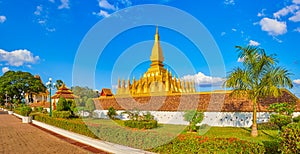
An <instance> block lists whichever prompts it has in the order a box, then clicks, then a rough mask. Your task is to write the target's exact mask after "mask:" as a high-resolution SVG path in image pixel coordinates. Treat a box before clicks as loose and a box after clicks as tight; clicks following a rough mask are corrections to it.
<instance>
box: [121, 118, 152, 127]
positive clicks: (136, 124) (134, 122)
mask: <svg viewBox="0 0 300 154" xmlns="http://www.w3.org/2000/svg"><path fill="white" fill-rule="evenodd" d="M124 125H125V126H127V127H130V128H138V129H152V128H156V127H157V126H158V125H157V121H156V120H149V121H147V120H139V121H138V120H126V121H124Z"/></svg>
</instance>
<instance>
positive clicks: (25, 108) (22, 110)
mask: <svg viewBox="0 0 300 154" xmlns="http://www.w3.org/2000/svg"><path fill="white" fill-rule="evenodd" d="M19 111H20V114H21V115H22V116H26V117H27V116H29V114H30V113H31V112H32V109H31V107H30V106H22V107H20V110H19Z"/></svg>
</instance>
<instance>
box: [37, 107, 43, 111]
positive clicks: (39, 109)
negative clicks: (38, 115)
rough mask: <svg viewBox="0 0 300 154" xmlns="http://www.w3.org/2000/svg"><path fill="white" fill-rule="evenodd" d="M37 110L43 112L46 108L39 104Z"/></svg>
mask: <svg viewBox="0 0 300 154" xmlns="http://www.w3.org/2000/svg"><path fill="white" fill-rule="evenodd" d="M36 110H37V112H43V110H44V108H43V107H41V106H39V107H37V108H36Z"/></svg>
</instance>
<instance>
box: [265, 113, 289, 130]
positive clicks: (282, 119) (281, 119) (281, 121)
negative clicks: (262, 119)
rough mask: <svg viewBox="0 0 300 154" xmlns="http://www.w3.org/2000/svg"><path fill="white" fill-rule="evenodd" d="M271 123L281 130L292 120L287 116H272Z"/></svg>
mask: <svg viewBox="0 0 300 154" xmlns="http://www.w3.org/2000/svg"><path fill="white" fill-rule="evenodd" d="M270 121H271V122H273V123H275V124H276V125H277V126H278V127H279V129H281V128H282V127H283V126H285V125H287V124H289V123H291V122H292V118H291V117H290V116H287V115H280V114H272V115H271V116H270Z"/></svg>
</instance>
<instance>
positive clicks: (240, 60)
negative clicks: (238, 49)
mask: <svg viewBox="0 0 300 154" xmlns="http://www.w3.org/2000/svg"><path fill="white" fill-rule="evenodd" d="M237 61H238V62H239V63H242V62H244V61H245V58H244V57H243V58H238V60H237Z"/></svg>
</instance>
